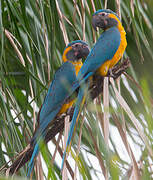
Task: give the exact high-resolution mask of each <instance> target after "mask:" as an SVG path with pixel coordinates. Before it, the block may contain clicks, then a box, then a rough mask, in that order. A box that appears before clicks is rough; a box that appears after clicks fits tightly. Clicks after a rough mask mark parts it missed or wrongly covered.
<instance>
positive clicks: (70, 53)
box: [62, 40, 89, 62]
mask: <svg viewBox="0 0 153 180" xmlns="http://www.w3.org/2000/svg"><path fill="white" fill-rule="evenodd" d="M88 54H89V47H88V44H87V43H85V42H84V41H81V40H76V41H72V42H71V43H69V44H68V45H67V46H66V48H65V49H64V52H63V57H62V58H63V61H64V62H66V61H72V62H77V61H79V60H80V59H81V58H86V57H87V56H88Z"/></svg>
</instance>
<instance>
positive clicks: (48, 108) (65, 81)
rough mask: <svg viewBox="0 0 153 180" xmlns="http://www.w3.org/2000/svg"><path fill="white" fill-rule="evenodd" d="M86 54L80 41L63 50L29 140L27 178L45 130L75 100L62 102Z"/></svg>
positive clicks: (87, 51)
mask: <svg viewBox="0 0 153 180" xmlns="http://www.w3.org/2000/svg"><path fill="white" fill-rule="evenodd" d="M88 54H89V48H88V45H87V43H85V42H84V41H81V40H76V41H73V42H71V43H70V44H68V46H67V47H66V48H65V49H64V52H63V56H62V59H63V62H64V63H63V65H62V66H61V67H60V68H59V69H58V70H57V72H56V73H55V75H54V79H53V81H52V83H51V85H50V87H49V89H48V93H47V95H46V97H45V99H44V102H43V105H42V107H41V110H40V112H39V120H38V121H39V123H38V124H39V126H38V128H37V129H36V132H35V134H34V136H33V138H32V140H31V145H32V146H33V147H34V151H33V154H32V157H31V159H30V162H29V164H28V174H27V176H29V175H30V174H31V171H32V169H33V166H34V158H35V157H36V156H37V154H38V152H39V143H40V140H41V138H43V137H44V136H45V134H46V131H47V130H46V128H47V127H48V125H49V124H50V123H51V122H52V120H53V119H54V118H55V117H56V115H60V114H63V113H65V112H66V111H67V110H68V108H70V107H71V106H72V105H73V103H74V101H75V99H71V100H70V101H69V102H65V101H64V100H65V98H66V97H67V96H68V94H69V93H70V94H71V87H72V85H73V83H74V82H75V81H76V79H77V74H78V72H79V70H80V68H81V66H82V61H81V58H85V57H87V55H88ZM64 102H65V103H64Z"/></svg>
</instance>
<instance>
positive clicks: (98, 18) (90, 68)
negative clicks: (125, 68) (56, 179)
mask: <svg viewBox="0 0 153 180" xmlns="http://www.w3.org/2000/svg"><path fill="white" fill-rule="evenodd" d="M92 26H93V28H94V29H95V30H97V27H99V28H101V29H103V30H104V32H103V33H102V34H101V35H100V37H99V39H98V40H97V42H96V44H95V45H94V46H93V48H92V49H91V51H90V53H89V55H88V57H87V58H86V60H85V62H84V64H83V66H82V67H81V69H80V71H79V73H78V76H77V79H78V81H77V82H76V83H75V84H74V85H73V90H75V89H76V88H77V87H78V86H80V87H81V84H83V83H84V82H85V80H86V79H88V78H89V77H90V76H92V75H93V74H94V73H97V74H99V75H101V76H106V75H107V73H108V70H109V69H111V68H112V67H113V66H114V65H115V64H116V63H117V62H118V61H119V60H120V59H121V57H122V56H123V53H124V51H125V48H126V46H127V41H126V32H125V30H124V28H123V26H122V23H121V21H120V19H119V17H118V16H117V14H116V13H114V12H113V11H111V10H108V9H101V10H98V11H96V12H95V13H94V14H93V17H92ZM83 89H84V88H79V93H78V98H77V102H76V105H75V111H74V113H73V118H72V122H71V126H70V131H69V135H68V140H67V144H66V149H65V152H64V155H63V160H62V169H63V164H64V159H65V155H66V150H67V149H68V146H69V144H70V141H71V138H72V135H73V130H74V126H75V123H76V120H77V119H78V115H79V112H80V107H81V106H82V103H83V101H84V96H85V91H84V90H83ZM73 90H72V91H73Z"/></svg>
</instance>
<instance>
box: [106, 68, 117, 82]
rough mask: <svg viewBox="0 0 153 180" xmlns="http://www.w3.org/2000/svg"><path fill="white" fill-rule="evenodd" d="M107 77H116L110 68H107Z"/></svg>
mask: <svg viewBox="0 0 153 180" xmlns="http://www.w3.org/2000/svg"><path fill="white" fill-rule="evenodd" d="M107 77H112V78H114V79H115V78H116V76H115V74H114V73H113V71H112V68H111V69H109V70H108V73H107Z"/></svg>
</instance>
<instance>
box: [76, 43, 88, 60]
mask: <svg viewBox="0 0 153 180" xmlns="http://www.w3.org/2000/svg"><path fill="white" fill-rule="evenodd" d="M77 52H78V53H77V59H80V58H86V57H87V56H88V54H89V52H90V50H89V47H88V46H87V45H82V46H81V47H79V48H78V51H77Z"/></svg>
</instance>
